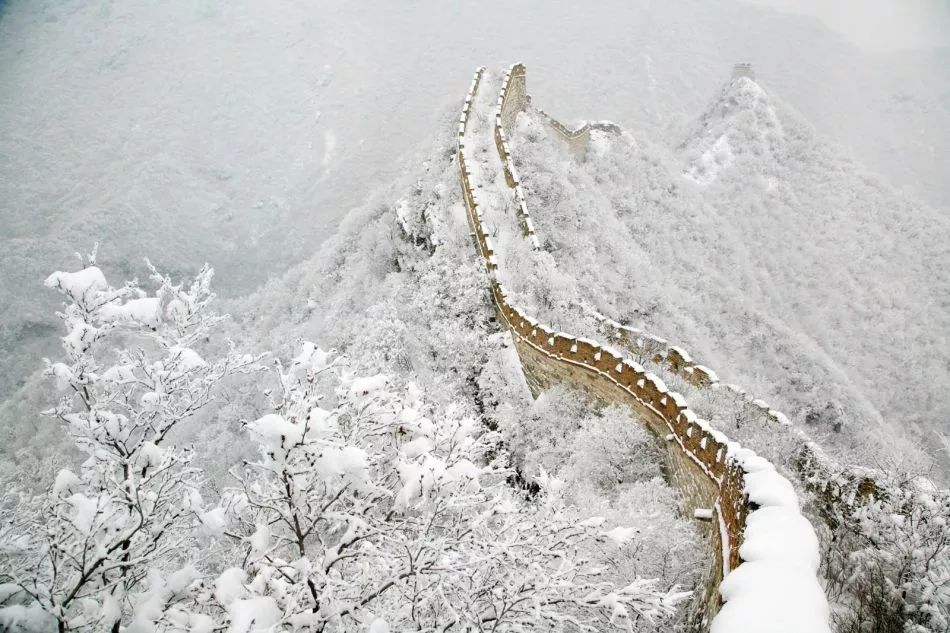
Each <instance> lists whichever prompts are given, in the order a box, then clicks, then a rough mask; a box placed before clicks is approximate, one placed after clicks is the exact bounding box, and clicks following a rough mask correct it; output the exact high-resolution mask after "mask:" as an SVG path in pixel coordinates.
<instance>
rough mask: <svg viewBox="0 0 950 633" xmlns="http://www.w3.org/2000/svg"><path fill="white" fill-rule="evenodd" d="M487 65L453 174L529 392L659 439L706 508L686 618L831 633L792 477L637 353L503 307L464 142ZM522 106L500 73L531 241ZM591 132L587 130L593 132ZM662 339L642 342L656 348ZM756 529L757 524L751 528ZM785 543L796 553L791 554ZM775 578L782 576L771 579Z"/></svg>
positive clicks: (681, 481)
mask: <svg viewBox="0 0 950 633" xmlns="http://www.w3.org/2000/svg"><path fill="white" fill-rule="evenodd" d="M484 72H485V69H484V68H479V69H478V71H477V72H476V73H475V76H474V78H473V80H472V83H471V86H470V89H469V92H468V94H467V95H466V98H465V102H464V105H463V108H462V114H461V116H460V119H459V129H458V156H457V158H458V167H459V179H460V182H461V186H462V195H463V199H464V202H465V208H466V217H467V219H468V223H469V226H470V228H471V231H472V235H473V237H474V241H475V245H476V249H477V251H478V253H479V255H480V256H481V259H482V261H483V262H484V264H485V269H486V272H487V276H488V283H489V290H490V294H491V297H492V301H493V304H494V307H495V311H496V313H497V315H498V319H499V322H500V323H501V324H503V326H504V327H506V328H507V329H508V331H509V332H510V333H511V336H512V339H513V341H514V344H515V347H516V349H517V351H518V354H519V357H520V359H521V363H522V367H523V369H524V373H525V376H526V378H527V380H528V383H529V385H530V386H531V388H532V390H533V391H535V392H538V391H540V390H543V389H545V388H547V387H549V386H550V385H552V384H555V383H563V382H568V383H570V384H572V385H574V386H576V387H578V388H579V389H582V390H583V391H585V392H586V393H588V394H589V395H590V396H591V397H592V398H594V399H595V400H599V401H602V402H619V403H622V404H625V405H628V406H630V407H631V408H632V409H633V410H634V411H635V412H636V413H637V418H638V421H639V422H640V423H642V424H644V425H645V426H646V427H647V428H649V429H650V430H651V431H652V432H653V433H654V434H656V435H657V436H659V437H662V438H663V439H664V440H665V446H666V447H667V450H666V459H665V462H666V464H665V465H666V474H667V476H668V477H669V480H670V482H671V483H672V484H673V485H675V486H676V487H677V488H678V489H679V490H680V491H681V492H682V493H683V499H684V506H685V507H684V510H685V511H686V512H689V513H692V512H693V511H695V510H698V509H703V510H707V511H708V510H711V511H712V512H711V514H712V520H711V522H710V524H709V526H708V528H707V539H706V540H707V543H708V545H709V548H710V561H711V565H710V574H709V577H708V581H707V583H706V587H705V593H704V596H703V600H702V601H700V602H699V603H698V605H699V607H698V610H697V613H695V614H694V617H693V620H692V621H693V624H694V626H695V628H696V629H697V630H711V631H713V632H714V633H720V632H724V631H729V632H734V633H739V631H740V630H741V631H742V633H752V632H754V631H773V630H776V629H775V627H774V624H775V622H774V621H765V620H762V619H761V618H760V617H759V616H758V615H757V614H759V613H760V612H761V611H760V609H761V607H762V606H763V605H774V609H773V611H774V613H773V615H774V617H776V618H779V619H784V620H785V621H784V622H782V624H783V626H782V628H781V629H780V630H795V631H827V630H828V627H827V617H828V616H827V602H826V601H825V599H824V594H823V593H822V592H821V588H820V586H819V585H818V581H817V578H816V572H817V565H818V560H817V540H816V539H815V536H814V531H813V530H812V528H811V525H810V524H809V523H808V522H807V521H806V520H804V519H803V518H802V517H801V514H800V511H799V507H798V499H797V497H796V495H795V493H794V489H793V488H792V486H791V484H790V483H789V482H788V481H787V480H786V479H785V478H783V477H782V476H781V475H779V474H778V473H777V472H776V470H775V468H774V467H773V466H772V465H771V464H770V463H768V462H767V461H766V460H764V459H762V458H760V457H758V456H757V455H755V453H753V452H752V451H750V450H748V449H744V448H742V447H741V446H739V445H738V444H737V443H735V442H732V441H730V440H729V438H727V437H726V436H725V435H723V434H722V433H720V432H719V431H717V430H715V429H713V428H712V427H711V426H710V425H709V424H708V423H707V422H706V421H704V420H701V419H699V418H698V417H697V416H696V415H695V414H694V413H693V411H691V410H690V409H689V408H688V406H687V404H686V401H685V399H684V398H683V397H682V396H681V395H680V394H678V393H675V392H671V391H669V390H668V389H667V387H666V385H665V384H664V383H663V381H662V380H661V379H660V378H659V377H657V376H656V375H654V374H652V373H649V372H648V371H646V370H645V369H644V367H643V366H642V365H641V364H640V363H639V362H637V361H636V360H634V359H632V358H626V357H624V356H623V354H622V353H621V352H620V351H618V350H616V349H614V348H612V347H610V346H607V345H601V344H600V343H598V342H596V341H593V340H589V339H583V338H576V337H574V336H572V335H570V334H567V333H563V332H555V331H553V330H552V329H551V328H548V327H546V326H545V325H543V324H542V323H540V322H538V321H537V320H535V319H534V318H532V317H531V316H530V315H528V314H527V313H525V312H524V311H523V310H521V309H519V308H518V307H516V306H513V305H511V304H510V303H509V300H508V295H507V293H506V291H505V288H504V287H503V286H502V284H500V283H499V282H498V280H497V279H496V276H495V271H496V270H497V268H498V262H497V259H496V257H495V253H494V251H493V250H492V246H491V242H490V240H489V238H488V236H487V234H486V231H485V228H484V227H483V225H482V209H481V206H480V204H481V203H480V200H479V197H478V193H477V191H476V188H475V187H474V184H473V182H472V178H471V174H472V169H471V167H470V166H469V164H468V159H467V153H466V147H465V133H466V128H467V124H468V118H469V115H470V113H471V111H472V108H473V107H474V106H473V103H474V98H475V94H476V92H477V90H478V89H479V85H480V83H481V80H482V77H483V75H484ZM529 103H530V99H529V98H528V95H527V91H526V83H525V69H524V66H523V65H521V64H515V65H513V66H512V67H511V68H510V69H509V71H508V72H507V73H506V75H505V78H504V82H503V85H502V90H501V93H500V94H499V98H498V101H497V110H496V112H495V129H494V137H495V143H496V147H497V150H498V154H499V157H500V159H501V163H502V168H503V170H504V173H505V179H506V181H507V183H508V185H509V187H511V188H512V190H513V195H514V196H515V197H516V202H517V205H516V206H517V208H518V213H519V223H520V224H521V228H522V231H523V234H524V236H525V238H526V239H530V240H531V241H532V243H533V245H534V247H535V248H538V242H537V237H536V235H535V233H534V228H533V223H532V222H531V218H530V215H529V213H528V209H527V204H526V201H525V199H524V192H523V190H522V189H521V185H520V181H519V178H518V174H517V171H516V170H515V168H514V164H513V162H512V160H511V152H510V148H509V147H508V142H507V135H506V131H505V128H506V127H507V128H508V129H509V130H510V129H511V126H512V125H514V122H515V120H516V118H517V114H518V112H520V111H522V110H524V109H526V108H527V107H528V106H529ZM587 129H588V132H589V129H590V127H589V126H588V128H587ZM628 329H629V328H628ZM641 334H642V333H641ZM625 336H630V337H633V336H634V333H633V332H629V333H627V334H626V335H625ZM631 340H632V339H631ZM660 341H662V340H661V339H654V340H652V341H649V342H648V344H656V345H657V346H660ZM662 344H663V345H665V341H663V342H662ZM661 347H662V346H661ZM660 358H663V359H666V362H668V363H673V364H675V365H676V366H677V367H680V368H681V370H682V371H683V372H685V375H689V376H691V377H692V380H695V381H696V382H697V384H703V383H705V382H708V381H712V380H714V379H715V374H714V372H712V371H711V370H708V369H706V368H702V367H701V366H697V365H693V364H692V363H691V360H690V359H689V356H688V354H686V353H685V352H684V351H682V350H679V349H678V348H669V346H666V347H665V348H663V354H662V355H661V356H660ZM687 370H689V371H687ZM752 524H755V526H754V529H750V526H752ZM770 527H771V528H774V529H768V528H770ZM786 550H788V551H790V552H793V553H795V554H796V556H795V557H794V559H793V558H792V557H789V556H787V555H786V553H785V551H786ZM812 550H813V551H812ZM803 559H804V561H803ZM812 559H813V560H812ZM740 568H741V571H740ZM776 578H778V579H781V580H780V581H779V582H776V580H775V579H776ZM724 579H725V582H724ZM802 587H804V588H805V590H806V593H808V595H809V596H811V599H812V604H792V605H788V604H787V602H788V599H789V597H790V596H789V590H790V589H791V588H796V590H797V591H796V592H793V593H801V591H800V590H801V589H802ZM723 599H726V601H725V603H723Z"/></svg>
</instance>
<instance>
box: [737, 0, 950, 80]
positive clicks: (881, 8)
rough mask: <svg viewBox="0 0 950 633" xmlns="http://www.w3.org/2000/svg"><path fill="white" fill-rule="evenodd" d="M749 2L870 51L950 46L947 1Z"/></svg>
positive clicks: (787, 0)
mask: <svg viewBox="0 0 950 633" xmlns="http://www.w3.org/2000/svg"><path fill="white" fill-rule="evenodd" d="M747 1H748V2H752V3H755V4H761V5H765V6H769V7H773V8H775V9H780V10H782V11H787V12H790V13H799V14H802V15H810V16H814V17H816V18H818V19H819V20H821V22H822V23H823V24H825V25H826V26H828V27H829V28H831V29H834V30H835V31H837V32H839V33H841V34H842V35H844V36H845V37H847V38H848V39H849V40H850V41H852V42H854V43H855V44H858V45H859V46H862V47H865V48H869V49H901V48H923V47H928V46H947V45H948V44H950V4H948V3H947V2H946V0H747ZM948 72H950V71H948Z"/></svg>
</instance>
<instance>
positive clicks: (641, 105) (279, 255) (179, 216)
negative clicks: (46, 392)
mask: <svg viewBox="0 0 950 633" xmlns="http://www.w3.org/2000/svg"><path fill="white" fill-rule="evenodd" d="M781 8H783V9H787V8H788V7H787V6H785V5H784V4H783V5H782V6H781ZM825 13H827V12H825ZM819 18H820V19H823V20H825V22H826V23H827V24H830V25H831V27H832V28H839V27H840V24H838V25H836V23H835V22H834V20H833V19H832V18H829V17H828V15H820V16H819ZM839 21H840V20H839ZM827 24H823V23H822V22H821V21H819V19H816V18H815V17H814V16H808V15H806V16H799V15H793V14H790V13H787V12H785V13H782V12H778V11H775V10H774V9H772V8H770V7H763V6H756V5H753V4H746V3H741V2H734V3H716V4H715V6H713V5H712V4H711V3H708V2H700V1H695V2H679V3H675V4H673V3H660V2H647V1H641V2H619V1H616V0H614V1H611V2H604V3H583V4H581V3H559V4H553V3H549V2H540V1H533V2H520V3H510V2H500V1H496V0H492V1H478V2H465V3H444V2H436V1H434V0H425V1H421V2H415V3H412V4H408V3H383V2H376V3H372V2H347V3H343V2H333V3H312V2H302V1H301V2H290V3H281V4H280V5H279V6H278V5H274V4H271V3H262V2H250V1H248V0H241V1H237V2H233V3H227V4H226V3H221V2H217V1H212V0H205V1H201V2H194V1H185V0H174V1H172V2H167V3H159V4H156V3H152V2H146V1H145V0H127V1H125V2H121V3H113V2H107V1H105V0H95V1H91V2H79V1H78V0H66V1H57V2H52V1H43V0H40V1H35V2H26V1H25V0H14V1H12V2H6V3H0V324H2V325H0V398H2V397H5V396H7V395H8V394H9V393H10V392H11V390H12V389H13V388H14V387H15V386H16V385H17V384H19V382H20V381H21V380H22V377H23V376H24V375H26V374H28V373H29V372H30V371H32V370H34V369H35V368H36V367H37V366H38V364H39V361H38V358H39V357H40V356H42V355H44V354H49V353H52V352H53V350H54V349H55V347H56V345H57V341H56V334H55V329H54V327H53V323H54V322H53V321H52V320H51V312H52V308H53V307H54V306H55V304H56V300H55V298H54V297H52V296H50V295H49V294H48V293H44V291H43V290H42V288H41V286H40V282H41V280H42V278H43V276H44V275H45V273H46V272H47V271H49V270H52V269H56V268H62V267H64V266H68V265H69V259H70V257H71V254H72V253H73V251H74V250H77V249H86V248H88V247H89V246H90V245H89V244H75V243H73V238H72V236H73V235H75V232H76V229H78V228H83V229H89V228H90V227H91V230H89V231H88V233H86V234H90V233H91V234H96V235H98V236H99V237H100V239H101V240H102V241H103V243H104V248H103V263H104V264H105V265H107V266H110V267H113V269H115V267H117V268H118V270H120V271H122V270H126V271H133V270H138V269H139V266H138V264H137V263H135V262H136V261H137V260H139V259H140V258H141V257H142V256H144V255H148V256H150V257H151V258H152V259H153V260H155V261H156V263H157V264H159V265H160V266H163V267H164V268H165V269H166V270H169V271H170V272H172V273H177V272H179V271H184V270H189V271H190V270H194V269H195V268H197V266H198V265H199V264H200V263H201V262H203V261H205V260H208V261H210V262H211V263H212V264H214V265H215V266H216V268H217V270H218V273H219V274H218V287H219V288H221V289H222V292H224V293H225V294H229V295H238V294H243V293H246V292H248V291H250V290H252V289H253V288H255V287H257V286H258V285H259V284H260V283H261V282H263V281H264V280H266V279H267V278H269V277H271V276H273V275H275V274H278V273H280V272H281V271H283V270H285V269H286V268H287V267H289V266H290V265H292V264H293V263H294V262H296V261H299V260H300V259H302V258H305V257H306V256H307V255H308V254H310V253H312V252H313V251H314V249H315V247H316V245H317V244H318V243H319V242H321V241H322V240H323V239H324V238H325V237H326V236H327V235H328V234H329V233H331V232H332V231H333V227H334V225H335V222H336V221H338V220H339V219H340V218H341V217H342V216H343V215H344V214H345V213H346V212H347V210H348V209H350V208H352V207H354V206H356V205H358V204H359V203H361V202H362V201H364V200H365V199H366V198H367V196H368V195H369V193H371V192H372V191H374V190H377V189H379V188H381V187H385V186H386V185H387V184H388V183H389V182H390V181H392V180H393V179H394V178H395V177H397V176H399V175H401V174H403V173H405V172H406V171H407V169H408V167H407V164H406V161H405V160H404V157H405V156H407V155H409V154H411V153H412V152H413V151H414V150H415V149H416V148H417V147H419V146H421V145H425V144H427V143H428V142H429V140H430V139H431V138H432V137H433V135H434V134H435V133H436V131H437V130H438V129H440V126H442V125H444V121H445V119H446V116H447V113H449V112H452V113H454V111H455V108H456V106H457V103H458V101H459V97H460V96H461V94H462V91H463V90H464V89H465V86H466V84H467V81H468V78H469V76H470V73H471V71H472V69H473V68H474V67H475V66H476V65H480V64H487V65H490V66H495V67H497V66H501V65H507V64H509V63H511V62H513V61H523V62H525V63H527V64H528V67H529V69H530V73H531V74H530V86H529V89H530V91H531V92H532V93H533V94H534V95H535V96H536V97H537V99H538V101H539V103H540V104H542V105H543V106H544V107H547V108H548V109H550V110H552V111H553V112H554V113H555V114H556V115H559V116H561V117H562V118H565V119H571V118H572V117H595V118H610V119H614V120H616V121H618V122H620V123H622V124H623V125H624V126H625V127H626V128H627V129H630V130H634V131H637V132H638V133H639V134H642V135H644V136H652V137H656V138H660V137H663V138H670V137H675V135H676V134H677V133H678V132H677V131H678V130H679V129H680V128H681V126H682V124H683V123H684V122H685V121H688V120H690V119H691V117H693V116H694V115H695V114H696V113H698V112H700V111H701V110H702V108H703V106H704V105H705V104H706V103H708V101H709V100H710V98H711V97H712V95H713V94H714V93H715V91H716V90H717V89H718V87H719V86H720V84H721V82H722V81H723V80H724V79H725V78H726V77H727V76H728V74H729V71H730V68H731V66H732V64H733V63H734V62H737V61H749V62H752V63H753V64H754V65H755V67H756V70H757V72H758V75H759V79H760V81H761V82H762V84H763V85H765V86H766V87H767V88H768V89H769V90H770V92H771V93H773V94H775V95H777V96H780V97H781V98H782V99H783V100H784V101H785V102H786V103H788V104H790V105H791V106H792V107H794V108H796V109H798V110H799V111H800V112H801V113H802V114H803V115H804V116H805V118H807V119H808V120H809V121H810V122H812V123H813V124H814V125H815V126H816V127H817V128H818V131H819V132H820V133H821V134H823V135H825V136H827V137H828V138H830V139H832V140H833V141H837V142H839V143H841V144H842V145H844V146H846V147H848V148H850V151H852V152H853V153H854V154H855V155H856V156H857V157H858V158H859V160H860V161H862V162H864V163H865V164H866V165H867V166H868V167H869V168H871V169H872V170H875V171H878V172H881V173H883V174H885V176H886V177H888V178H889V179H890V180H891V181H892V182H893V183H895V184H896V185H898V186H903V187H906V191H907V192H908V194H909V195H912V196H917V197H920V198H922V199H924V200H925V201H927V202H928V203H930V204H931V206H934V207H937V208H938V209H946V208H947V207H948V206H950V204H948V201H950V184H948V182H947V181H946V179H945V178H943V175H944V173H945V171H946V162H945V157H946V155H947V150H948V149H950V109H948V108H947V103H946V95H947V94H948V93H950V77H948V75H950V73H947V72H946V70H945V69H946V68H947V64H948V63H950V54H948V50H947V49H946V48H943V49H936V48H929V49H920V50H912V51H908V50H893V49H896V48H906V47H905V46H902V45H894V46H890V47H887V49H888V50H885V51H882V50H872V51H868V50H866V48H867V47H862V46H860V45H857V44H855V43H853V42H852V41H849V40H848V39H847V37H845V36H843V35H841V33H839V32H838V31H835V30H832V28H829V27H828V26H827ZM878 26H879V27H880V26H886V27H887V28H889V29H892V30H893V31H894V33H893V35H894V37H893V38H891V39H892V40H894V41H899V40H901V38H903V39H905V40H906V38H907V37H908V35H907V33H909V32H910V31H908V30H907V23H906V21H897V20H895V21H893V23H886V24H885V23H884V22H882V21H881V20H878ZM862 28H863V27H862ZM934 28H937V27H936V26H935V27H934ZM839 30H840V29H839ZM937 32H938V33H939V31H937ZM882 33H886V31H883V32H882ZM852 39H854V38H852ZM887 39H888V38H886V37H884V36H883V35H882V37H881V38H880V40H881V41H885V40H887ZM921 43H922V45H926V46H929V45H932V44H934V41H933V38H932V37H930V36H927V38H925V39H924V40H923V41H922V42H921Z"/></svg>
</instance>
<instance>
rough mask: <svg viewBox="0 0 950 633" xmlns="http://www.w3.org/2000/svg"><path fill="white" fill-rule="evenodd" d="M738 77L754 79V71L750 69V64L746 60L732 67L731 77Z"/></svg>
mask: <svg viewBox="0 0 950 633" xmlns="http://www.w3.org/2000/svg"><path fill="white" fill-rule="evenodd" d="M739 77H748V78H749V79H751V80H752V81H755V71H754V70H752V64H750V63H748V62H743V63H741V64H736V65H735V66H733V67H732V78H733V79H738V78H739Z"/></svg>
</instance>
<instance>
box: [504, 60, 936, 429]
mask: <svg viewBox="0 0 950 633" xmlns="http://www.w3.org/2000/svg"><path fill="white" fill-rule="evenodd" d="M513 145H514V153H515V156H516V159H517V161H518V162H520V163H521V166H522V169H521V170H520V172H521V174H522V176H523V179H524V183H525V187H526V189H527V190H528V194H529V198H530V199H533V200H535V201H536V204H535V205H534V207H533V208H532V215H533V217H534V218H535V220H536V224H537V229H538V233H539V235H540V236H541V238H542V240H543V241H545V242H546V246H547V248H549V249H551V250H553V251H555V252H556V255H557V259H558V263H559V265H560V266H561V269H562V271H565V272H568V273H570V274H572V275H573V276H574V277H575V278H576V279H577V282H578V283H577V285H578V287H579V288H580V289H581V290H580V291H579V292H580V294H581V295H582V296H584V297H585V298H586V299H588V300H590V301H592V302H593V303H594V304H595V307H597V308H598V309H599V310H600V311H602V312H604V313H606V314H608V315H610V316H612V317H615V318H617V319H619V320H622V321H626V322H629V323H631V324H632V325H637V326H641V325H642V326H645V328H646V329H647V330H649V331H651V332H653V333H655V334H657V335H660V336H664V337H666V338H669V339H670V340H671V342H675V343H678V344H682V345H683V346H684V347H685V348H686V349H688V350H690V351H691V352H692V353H693V355H694V356H696V357H698V359H699V360H700V362H703V363H705V364H707V365H710V366H712V367H714V368H716V369H717V370H718V371H719V372H720V374H721V375H722V377H723V378H725V379H727V380H730V381H734V382H738V383H740V384H742V385H743V386H746V387H748V388H750V390H751V391H753V392H754V393H756V394H757V395H760V396H761V397H764V398H766V399H767V400H768V401H769V402H772V403H774V404H775V405H776V406H777V407H779V408H781V409H782V410H785V411H786V412H788V413H789V414H792V415H794V416H795V417H797V418H798V419H799V421H802V422H811V423H814V424H816V425H818V423H819V422H821V424H820V425H818V426H820V427H821V428H823V429H824V430H825V431H826V432H830V433H832V434H833V435H834V430H836V429H840V428H842V427H844V428H847V427H848V426H849V423H850V426H851V428H852V429H856V428H858V426H859V425H861V426H864V425H868V424H869V423H870V424H871V427H870V428H871V429H874V428H881V427H880V426H879V425H880V423H882V422H884V421H886V422H887V425H886V426H887V428H890V429H893V430H896V431H897V433H898V435H903V434H904V433H905V432H906V431H908V430H910V431H912V432H913V433H914V434H915V435H918V436H920V435H923V434H925V433H927V432H929V431H930V430H933V429H941V428H942V429H946V428H947V425H948V424H950V389H948V387H950V376H948V367H950V342H948V336H947V335H948V333H950V312H948V310H947V308H948V306H950V279H948V277H947V275H946V274H944V273H943V270H944V269H945V267H946V265H947V264H948V263H950V246H948V238H950V221H948V220H947V219H946V218H944V217H942V216H941V215H940V214H939V213H938V212H937V211H935V210H933V209H931V208H929V207H927V206H925V205H923V204H922V203H919V202H916V201H913V200H910V199H907V198H906V197H904V196H902V195H901V194H900V192H898V191H896V190H894V189H893V188H891V187H889V186H888V185H886V184H885V183H884V182H882V181H881V180H880V179H879V178H878V177H876V176H875V175H873V174H870V173H868V172H866V171H865V170H864V169H863V168H862V167H861V166H860V165H859V164H858V163H856V162H855V161H853V160H852V159H850V158H849V157H848V156H846V155H845V154H844V153H843V152H841V151H840V150H838V149H836V148H833V147H831V146H829V145H827V144H825V143H823V142H822V141H821V140H820V139H818V138H817V137H816V134H815V133H814V131H813V129H812V128H811V126H809V125H808V124H807V123H805V122H804V121H802V120H801V118H800V117H799V116H798V115H797V114H795V113H794V112H791V111H790V110H788V109H787V108H785V107H784V106H782V105H781V104H780V103H777V102H776V101H775V100H773V99H772V98H771V97H770V96H769V95H768V94H767V93H766V92H765V91H764V90H763V89H762V88H761V87H760V86H759V85H757V84H756V83H755V82H753V81H751V80H748V79H745V78H742V79H739V80H736V81H732V82H730V83H729V84H728V85H726V86H725V87H724V88H723V90H722V92H721V93H720V94H719V95H718V97H717V98H716V99H715V100H714V101H713V102H712V103H711V104H710V106H709V107H708V108H707V109H706V110H705V112H704V113H703V114H702V115H701V116H700V117H699V118H698V119H697V120H696V121H695V122H694V124H693V126H692V127H691V129H690V131H689V133H688V134H687V136H686V137H685V138H684V139H682V141H681V142H680V143H679V145H677V146H676V147H672V148H671V147H664V146H660V145H657V144H651V143H649V142H645V141H641V140H639V139H636V140H635V139H633V138H632V137H630V136H628V135H624V136H623V137H608V136H604V135H598V134H595V135H594V137H593V138H592V143H591V148H590V151H589V152H588V155H587V158H586V160H584V161H581V162H577V161H575V160H572V159H571V157H570V156H569V154H568V153H567V152H566V151H565V150H564V149H563V148H562V147H560V146H559V145H558V142H557V141H554V140H552V139H550V138H549V137H548V135H547V134H546V133H545V132H543V130H542V124H541V123H540V121H538V120H535V119H533V118H531V117H522V120H521V133H520V134H519V135H518V137H517V138H516V139H515V140H514V142H513ZM866 428H867V427H865V429H862V431H861V433H862V434H863V433H864V431H865V430H866ZM845 436H846V437H852V436H853V435H852V434H851V433H847V432H846V433H845ZM839 439H841V438H840V437H839Z"/></svg>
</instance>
